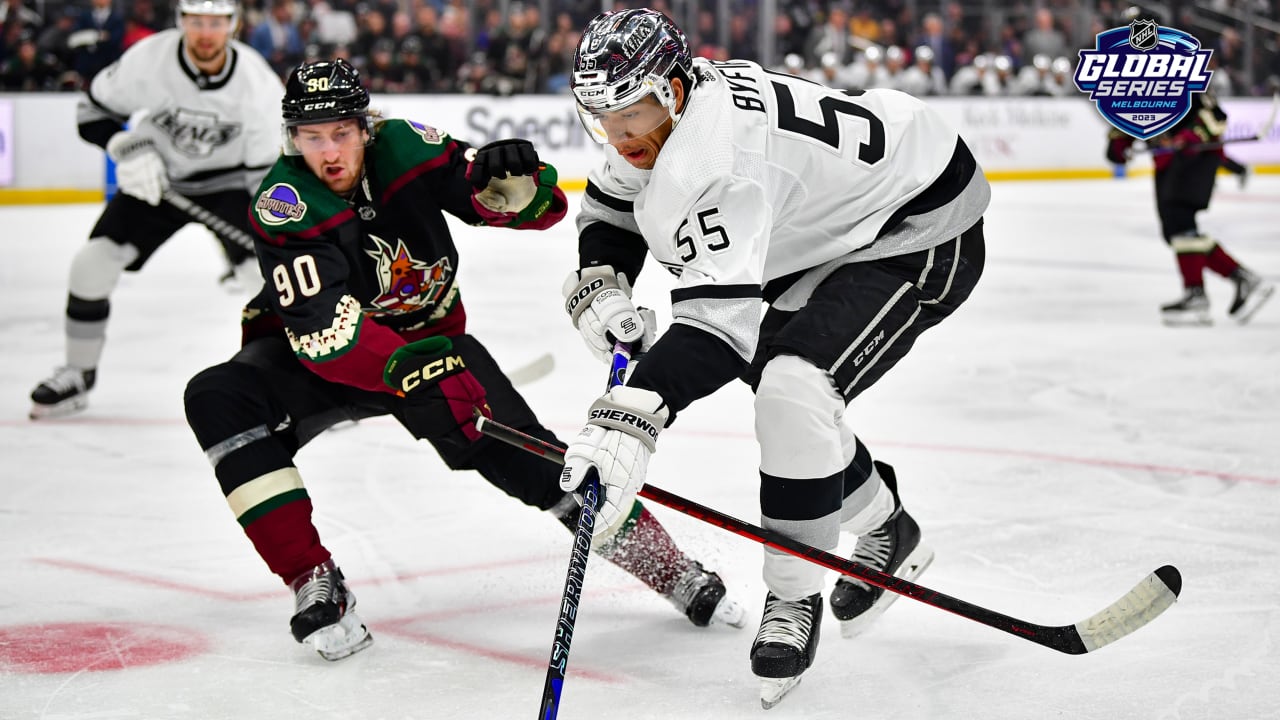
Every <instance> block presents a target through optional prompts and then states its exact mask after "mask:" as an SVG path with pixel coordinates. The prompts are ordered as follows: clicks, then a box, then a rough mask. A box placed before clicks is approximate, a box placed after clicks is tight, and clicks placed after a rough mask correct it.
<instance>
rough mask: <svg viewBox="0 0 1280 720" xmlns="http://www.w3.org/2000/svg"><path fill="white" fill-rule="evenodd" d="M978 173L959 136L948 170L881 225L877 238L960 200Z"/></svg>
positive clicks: (975, 164) (976, 162)
mask: <svg viewBox="0 0 1280 720" xmlns="http://www.w3.org/2000/svg"><path fill="white" fill-rule="evenodd" d="M977 171H978V161H977V160H974V159H973V153H971V152H969V146H968V145H965V144H964V140H962V139H960V138H959V137H957V138H956V147H955V150H953V151H952V153H951V161H950V162H948V163H947V167H946V168H945V169H943V171H942V173H941V174H940V175H938V177H937V178H936V179H935V180H934V181H933V183H932V184H930V185H929V187H927V188H925V190H924V192H922V193H920V194H919V195H917V196H915V197H913V198H911V200H909V201H908V202H907V204H906V205H903V206H902V207H900V208H898V210H897V212H895V213H894V214H892V215H890V216H889V219H888V220H886V221H885V223H884V225H881V226H880V232H878V233H876V239H880V238H882V237H884V236H885V235H886V234H888V233H889V231H891V230H893V229H894V228H896V227H897V226H898V225H899V224H901V223H902V221H903V220H905V219H907V218H908V217H909V216H911V215H923V214H924V213H927V212H930V211H932V210H937V209H938V208H940V207H944V206H946V205H947V204H948V203H950V202H951V201H953V200H955V199H956V198H958V197H960V194H961V193H963V192H964V191H965V188H967V187H969V181H970V180H972V179H973V174H974V173H975V172H977Z"/></svg>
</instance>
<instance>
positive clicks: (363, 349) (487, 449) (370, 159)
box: [186, 60, 742, 659]
mask: <svg viewBox="0 0 1280 720" xmlns="http://www.w3.org/2000/svg"><path fill="white" fill-rule="evenodd" d="M283 114H284V120H285V137H284V143H285V149H286V150H285V155H284V156H282V157H281V158H280V160H279V161H278V162H277V163H276V165H275V167H274V168H272V170H271V172H270V174H269V175H268V176H267V178H266V180H264V181H263V184H262V187H261V189H260V192H259V194H258V196H257V201H256V202H255V203H254V206H253V215H252V221H251V222H252V225H253V228H254V230H255V232H256V233H257V234H258V236H259V238H260V241H259V242H258V243H257V245H258V252H259V260H260V263H261V266H262V272H263V276H264V277H266V278H267V284H266V287H265V288H264V289H263V292H262V294H261V295H260V296H259V297H258V298H257V299H256V300H255V301H254V302H252V303H250V305H249V307H248V308H247V309H246V311H245V319H244V344H243V347H242V348H241V350H240V351H239V353H237V354H236V355H235V357H234V358H232V360H231V361H229V362H226V363H222V364H220V365H216V366H214V367H211V368H208V369H207V370H204V371H202V372H201V373H199V374H198V375H196V376H195V377H194V378H193V379H192V380H191V381H190V383H189V384H188V386H187V392H186V408H187V419H188V423H189V424H190V426H191V429H192V430H193V431H194V433H195V435H196V438H197V439H198V440H199V442H200V447H201V448H203V449H204V451H205V453H206V455H207V456H208V458H209V460H210V462H211V463H212V464H213V467H214V472H215V474H216V476H217V478H218V483H219V485H220V486H221V487H222V491H223V494H224V495H225V496H226V499H227V502H228V504H229V505H230V506H231V509H232V511H233V512H234V513H235V516H236V518H237V520H238V521H239V522H240V524H241V526H242V527H243V528H244V532H245V534H246V535H248V537H249V539H250V540H251V541H252V542H253V545H254V548H255V549H256V550H257V552H258V554H259V555H260V556H261V557H262V559H263V560H264V561H265V562H266V564H267V566H268V567H269V568H270V569H271V571H272V572H273V573H275V574H276V575H278V576H279V577H280V579H281V580H283V581H284V582H285V583H286V584H287V585H288V586H289V587H290V588H292V590H293V592H294V596H295V614H294V615H293V618H292V619H291V621H290V626H291V630H292V632H293V635H294V637H295V638H296V639H297V640H298V641H299V642H304V641H305V642H307V643H309V644H311V645H313V646H314V647H315V648H316V650H317V651H319V652H320V653H321V654H322V655H323V656H324V657H326V658H328V659H338V658H341V657H345V656H346V655H349V654H351V653H353V652H356V651H358V650H360V649H362V648H364V647H365V646H367V645H368V644H369V642H371V639H370V636H369V633H368V631H367V630H366V628H365V627H364V625H363V624H361V622H360V620H359V619H358V618H357V617H356V616H355V614H354V613H352V612H351V610H352V608H354V606H355V597H354V596H353V595H352V594H351V592H350V590H349V589H348V588H347V587H346V585H345V583H344V581H343V576H342V573H341V572H340V571H339V569H338V566H337V565H336V564H335V562H334V560H333V558H332V557H331V556H330V553H329V551H328V550H327V549H326V548H325V547H324V545H323V544H322V543H321V541H320V537H319V533H318V532H317V531H316V528H315V526H314V525H313V524H312V521H311V509H312V508H311V500H310V499H309V497H308V495H307V492H306V489H305V487H304V486H303V483H302V478H301V476H300V475H299V473H298V469H297V468H296V467H295V466H294V464H293V455H294V453H296V452H297V450H298V449H299V448H300V447H301V446H302V445H304V444H306V443H307V442H308V441H310V440H311V439H312V438H314V437H315V436H316V435H317V434H318V433H320V432H321V431H323V430H324V429H326V428H327V427H329V426H330V425H332V424H334V423H336V422H338V421H340V420H345V419H359V418H364V417H371V416H375V415H391V416H392V417H394V418H395V419H396V420H397V421H398V422H399V423H400V424H401V425H403V426H404V428H405V429H406V430H408V431H409V432H410V433H412V434H413V436H414V437H416V438H420V439H424V440H426V441H428V442H430V443H431V444H432V446H434V448H435V449H436V451H437V452H438V453H439V454H440V457H441V458H442V459H443V460H444V461H445V463H446V464H448V465H449V467H451V468H454V469H470V470H476V471H478V472H479V473H480V474H481V475H482V476H484V477H485V478H486V479H487V480H488V481H489V482H491V483H493V484H494V485H496V486H497V487H499V488H501V489H502V490H504V491H505V492H507V493H508V494H510V495H512V496H513V497H515V498H517V499H519V500H521V501H523V502H524V503H526V504H528V505H532V506H534V507H537V508H539V509H542V510H547V511H549V512H550V513H551V514H552V515H553V516H555V517H556V518H557V519H559V520H560V521H561V522H562V523H564V524H565V525H566V527H569V528H576V527H577V513H578V504H577V502H576V501H575V500H574V498H573V495H572V494H569V493H566V492H564V491H563V490H561V489H560V486H559V484H558V482H557V478H558V468H557V467H556V466H555V465H552V464H550V463H547V462H546V461H545V460H543V459H541V458H538V457H536V456H534V455H530V454H528V453H525V452H522V451H521V450H519V449H517V448H513V447H511V446H508V445H505V444H503V443H500V442H497V441H494V440H492V439H490V438H487V437H483V436H481V435H480V434H479V433H478V432H477V431H476V430H475V427H474V425H473V415H472V413H473V410H474V409H476V408H479V409H480V410H481V411H482V412H484V413H485V414H487V415H491V416H494V417H497V418H500V419H502V420H503V421H504V422H506V423H509V424H511V425H513V426H515V427H518V428H520V429H522V430H523V431H524V432H527V433H529V434H531V435H534V436H536V437H539V438H542V439H544V440H548V441H551V442H558V441H557V440H556V438H555V436H554V435H552V433H551V431H549V430H547V429H546V428H545V427H543V426H542V424H541V423H539V422H538V420H537V418H536V417H535V416H534V414H533V411H532V410H530V409H529V406H528V405H527V404H526V403H525V401H524V399H523V398H521V396H520V394H519V393H518V392H517V391H516V390H515V388H513V387H512V385H511V382H510V381H509V380H508V378H507V377H506V376H505V375H504V374H503V372H502V370H501V369H499V367H498V366H497V363H495V362H494V360H493V358H492V357H491V356H490V355H489V352H488V351H487V350H486V349H485V347H484V345H482V344H481V343H480V341H479V340H478V339H476V338H475V337H474V336H472V335H470V334H468V333H467V331H466V330H467V328H466V323H467V314H466V309H465V307H464V305H463V302H462V297H461V295H460V293H459V288H458V284H457V282H456V277H457V275H456V274H457V271H458V262H459V261H458V250H457V248H456V247H455V246H454V243H453V239H452V237H451V235H450V232H449V228H448V225H447V224H446V222H445V215H444V213H446V212H447V213H449V214H451V215H454V216H455V217H457V218H460V219H461V220H463V221H464V222H467V223H469V224H472V225H489V226H492V227H509V228H516V229H521V230H540V229H544V228H547V227H550V226H552V225H554V224H555V223H556V222H558V221H559V220H560V219H561V218H563V216H564V214H565V210H566V201H565V196H564V193H563V192H561V190H560V189H559V188H558V187H556V172H555V169H554V168H552V167H551V166H550V165H548V164H546V163H543V162H541V161H540V160H539V158H538V155H537V152H536V151H535V150H534V147H533V145H532V144H531V143H529V142H528V141H527V140H519V139H511V140H498V141H495V142H492V143H490V144H488V145H485V146H484V147H482V148H479V149H478V150H477V149H474V148H471V147H469V146H468V145H467V144H466V143H465V142H461V141H458V140H454V139H453V138H451V137H450V136H449V135H448V134H446V133H444V132H442V131H439V130H436V129H435V128H432V127H429V126H426V125H422V124H419V123H416V122H409V121H406V120H398V119H391V120H380V119H378V118H377V117H376V116H375V115H373V114H371V113H370V112H369V94H368V92H367V91H366V90H365V88H364V87H363V86H362V85H361V83H360V78H359V75H358V73H357V72H356V71H355V69H354V68H352V66H350V65H348V64H347V63H346V62H345V61H343V60H336V61H332V62H330V61H322V62H313V63H308V64H304V65H302V66H300V67H299V68H298V69H297V70H295V71H294V72H293V73H292V74H291V76H290V77H289V79H288V81H287V83H286V93H285V98H284V102H283ZM595 549H596V550H597V551H598V552H599V553H600V554H601V555H603V556H604V557H606V558H608V559H610V560H612V561H613V562H615V563H617V564H618V565H619V566H621V567H622V568H623V569H625V570H627V571H628V572H630V573H631V574H633V575H635V576H636V577H637V578H639V579H640V580H642V581H644V582H645V583H646V584H648V585H649V586H650V587H652V588H653V589H654V590H656V591H657V592H659V593H661V594H662V595H664V596H665V597H667V598H668V599H670V600H671V601H672V603H674V604H675V606H676V607H677V608H678V609H679V610H680V611H681V612H683V613H684V614H685V615H686V616H687V617H688V618H689V619H690V620H691V621H692V622H693V623H694V624H695V625H706V624H708V623H709V622H710V621H711V620H712V617H713V614H714V613H715V612H716V611H717V609H718V608H719V609H720V610H721V611H722V612H730V611H734V612H736V613H737V615H735V616H731V617H730V616H724V615H722V618H723V619H725V620H726V621H731V622H736V623H738V624H741V623H742V617H741V609H740V608H739V607H738V606H736V605H735V604H733V603H732V601H730V600H727V599H726V598H725V588H724V584H723V583H722V582H721V580H720V578H719V576H717V575H716V574H715V573H712V572H708V571H706V570H704V569H703V567H702V566H701V565H700V564H699V563H697V562H695V561H693V560H692V559H690V558H689V557H687V556H686V555H684V554H683V553H682V552H681V551H680V550H679V549H678V548H677V547H676V545H675V543H674V541H672V539H671V538H670V536H668V535H667V533H666V531H665V530H664V529H663V527H662V526H661V525H660V524H659V523H658V521H657V519H656V518H654V517H653V515H651V514H650V513H649V512H648V510H646V509H645V508H644V507H643V506H642V505H641V504H640V503H639V502H635V503H632V504H629V505H628V514H627V516H626V521H625V522H623V523H620V524H619V526H615V528H614V533H613V534H612V535H611V537H610V538H609V539H608V540H606V541H605V542H603V543H600V544H599V547H597V548H595Z"/></svg>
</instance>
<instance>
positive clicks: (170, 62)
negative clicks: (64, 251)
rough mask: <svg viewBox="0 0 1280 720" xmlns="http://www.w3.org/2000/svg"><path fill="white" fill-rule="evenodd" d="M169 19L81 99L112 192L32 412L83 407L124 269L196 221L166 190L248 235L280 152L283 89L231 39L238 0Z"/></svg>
mask: <svg viewBox="0 0 1280 720" xmlns="http://www.w3.org/2000/svg"><path fill="white" fill-rule="evenodd" d="M177 15H178V17H177V22H178V27H177V28H174V29H170V30H164V31H162V32H159V33H156V34H155V35H152V36H150V37H148V38H145V39H144V40H141V41H139V42H138V43H137V44H136V45H134V46H133V47H131V48H130V49H129V50H128V52H126V53H125V54H124V55H123V56H122V57H121V58H120V59H119V60H118V61H116V62H115V63H114V64H112V65H111V66H109V67H108V68H107V69H105V70H103V71H102V72H100V73H98V75H97V76H96V77H95V78H94V80H93V84H92V85H91V86H90V88H89V90H88V91H87V93H86V96H85V98H84V99H83V100H82V101H81V103H80V107H79V109H78V117H77V120H78V122H79V126H80V136H81V137H83V138H84V139H85V140H87V141H89V142H91V143H94V144H96V145H101V146H102V147H104V148H106V151H107V154H108V155H110V156H111V158H112V159H113V160H115V161H116V179H117V183H118V185H119V193H118V194H117V195H116V196H115V197H113V198H112V199H111V201H110V202H108V203H107V206H106V209H104V210H103V212H102V215H101V216H100V217H99V218H98V221H97V223H96V224H95V225H94V227H93V230H92V231H91V232H90V233H89V242H88V243H86V244H85V245H84V246H83V247H81V248H80V250H79V251H77V252H76V255H75V257H74V258H73V259H72V261H71V277H70V281H69V283H68V288H67V309H66V338H67V340H66V363H65V365H63V366H61V367H59V368H57V369H56V370H55V371H54V373H53V375H52V376H51V377H49V378H47V379H45V380H43V381H41V382H40V383H39V384H38V385H37V386H36V388H35V389H34V390H33V391H32V393H31V400H32V403H33V404H32V410H31V417H32V418H33V419H36V418H42V417H51V416H57V415H65V414H67V413H71V412H76V411H78V410H82V409H83V408H84V407H85V406H86V405H87V403H88V394H89V391H90V390H91V389H92V388H93V386H94V384H95V383H96V381H97V369H98V362H99V360H100V359H101V358H102V351H103V346H104V345H105V343H106V332H107V318H108V316H109V315H110V312H111V302H110V298H111V293H112V292H113V291H114V290H115V287H116V283H117V281H118V280H119V279H120V274H121V273H122V272H125V271H129V272H137V271H139V270H141V269H142V267H143V265H145V264H146V262H147V260H148V259H149V258H150V257H151V254H152V253H154V252H155V251H156V249H157V248H159V247H160V246H161V245H163V244H164V242H165V241H166V240H168V239H169V238H170V237H171V236H172V235H173V234H174V233H175V232H177V231H178V230H179V229H181V228H182V227H183V226H184V225H186V224H187V223H189V222H192V221H193V220H192V218H191V216H190V215H188V214H186V213H185V212H183V211H181V210H179V209H177V208H176V207H174V206H172V205H170V204H168V203H166V202H164V201H163V200H162V197H163V194H164V192H165V190H166V189H167V188H170V187H172V188H173V189H174V190H175V191H177V192H180V193H182V194H184V195H186V196H188V197H189V198H191V199H192V200H193V201H194V202H195V203H197V204H198V205H200V206H201V207H204V208H205V209H207V210H209V211H210V212H212V213H213V214H214V215H216V216H218V217H219V218H221V219H223V220H225V221H227V222H228V223H231V224H232V225H234V226H235V227H238V228H241V229H243V230H245V231H246V232H247V230H248V220H247V217H248V208H249V194H250V192H251V191H252V190H253V189H254V188H256V187H257V186H258V182H259V181H261V180H262V176H263V174H265V173H266V171H267V168H269V167H270V166H271V163H272V162H274V161H275V158H276V156H277V155H278V154H279V152H280V142H279V133H280V130H279V125H278V123H277V121H276V119H275V118H276V117H277V114H278V107H279V102H280V96H281V93H282V92H283V87H282V85H281V83H280V78H279V76H277V75H276V74H275V73H273V72H272V71H271V68H270V67H268V66H267V63H266V62H265V61H264V60H263V59H262V56H261V55H259V54H258V53H257V52H256V51H255V50H253V48H250V47H249V46H247V45H244V44H241V43H239V42H237V41H234V40H232V39H231V38H232V37H233V35H234V34H235V28H236V24H237V22H238V19H239V18H238V10H237V7H236V4H235V3H234V2H230V1H229V0H180V1H179V3H178V10H177ZM130 118H133V119H134V122H133V124H132V126H131V127H130V129H128V130H126V129H124V125H125V123H126V122H128V121H129V120H130ZM219 240H220V241H221V243H222V245H223V248H224V250H225V252H226V255H227V258H228V260H229V261H230V262H231V263H232V265H233V266H234V268H235V272H236V273H237V274H238V275H239V276H240V277H241V278H243V279H244V281H245V282H246V283H252V285H251V287H255V288H256V287H258V286H260V285H261V282H262V281H261V278H260V276H259V274H258V269H257V265H256V263H255V262H254V261H253V254H252V251H251V250H250V249H247V248H244V247H241V246H239V245H236V244H235V243H234V242H233V241H232V240H231V239H230V238H225V237H219ZM188 300H189V298H188Z"/></svg>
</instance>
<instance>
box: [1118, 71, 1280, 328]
mask: <svg viewBox="0 0 1280 720" xmlns="http://www.w3.org/2000/svg"><path fill="white" fill-rule="evenodd" d="M1226 128H1227V114H1226V112H1225V111H1223V109H1222V106H1220V105H1219V104H1218V102H1217V99H1216V98H1215V97H1214V96H1213V94H1212V93H1210V92H1204V93H1196V94H1194V95H1192V96H1191V111H1190V112H1188V113H1187V116H1186V117H1185V118H1183V119H1182V121H1181V122H1179V123H1178V124H1177V125H1174V126H1173V127H1171V128H1169V129H1168V130H1166V131H1165V132H1163V133H1161V134H1160V135H1157V136H1156V137H1154V138H1152V139H1151V141H1150V142H1149V143H1148V144H1149V145H1150V146H1151V147H1152V148H1153V149H1154V151H1155V152H1154V154H1153V156H1152V161H1153V163H1154V164H1155V185H1156V213H1157V214H1158V215H1159V216H1160V234H1161V235H1162V236H1163V237H1164V241H1165V242H1166V243H1168V245H1169V247H1170V248H1172V249H1173V252H1174V255H1175V257H1176V258H1177V262H1178V272H1179V274H1180V275H1181V276H1182V287H1183V293H1182V297H1181V298H1179V299H1177V300H1175V301H1174V302H1171V303H1169V304H1167V305H1162V306H1161V307H1160V316H1161V319H1162V320H1163V321H1164V323H1165V324H1167V325H1209V324H1211V323H1212V322H1213V320H1212V319H1211V317H1210V315H1209V296H1208V295H1207V294H1206V293H1205V289H1204V271H1205V269H1206V268H1207V269H1208V270H1210V271H1211V272H1213V273H1214V274H1216V275H1221V276H1222V277H1224V278H1226V279H1227V280H1230V281H1231V283H1232V284H1233V285H1234V286H1235V295H1234V296H1233V297H1232V299H1231V304H1230V305H1229V306H1228V308H1227V315H1228V316H1229V317H1231V318H1232V319H1234V320H1235V321H1236V322H1238V323H1240V324H1244V323H1247V322H1249V319H1250V318H1252V317H1253V316H1254V314H1255V313H1257V312H1258V309H1259V308H1261V307H1262V305H1263V304H1264V303H1266V301H1267V300H1268V299H1270V297H1271V295H1272V293H1274V292H1275V286H1274V285H1273V284H1272V283H1270V282H1268V281H1267V280H1266V279H1264V278H1262V277H1261V276H1259V275H1258V274H1257V273H1254V272H1252V271H1251V270H1249V269H1248V268H1246V267H1244V266H1243V265H1241V264H1240V263H1239V261H1237V260H1236V259H1235V257H1234V256H1232V255H1231V254H1230V253H1228V252H1227V250H1226V248H1224V247H1222V243H1221V242H1220V241H1219V240H1218V239H1217V238H1215V237H1213V236H1211V235H1209V234H1208V233H1205V232H1202V231H1201V230H1200V228H1199V226H1198V225H1197V223H1196V214H1197V213H1199V212H1200V211H1202V210H1206V209H1208V207H1209V201H1210V199H1211V198H1212V197H1213V189H1214V185H1215V184H1216V182H1217V176H1218V168H1219V167H1220V166H1221V165H1222V162H1223V159H1224V158H1225V156H1224V155H1223V152H1222V146H1221V144H1220V143H1221V141H1222V133H1223V132H1224V131H1225V130H1226ZM1132 144H1133V137H1132V136H1129V135H1126V134H1124V133H1122V132H1120V131H1119V130H1112V131H1111V132H1110V135H1109V136H1108V142H1107V160H1109V161H1111V162H1113V163H1116V164H1118V165H1123V164H1125V163H1126V162H1128V159H1129V148H1130V146H1131V145H1132Z"/></svg>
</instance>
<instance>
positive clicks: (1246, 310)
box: [1227, 268, 1276, 325]
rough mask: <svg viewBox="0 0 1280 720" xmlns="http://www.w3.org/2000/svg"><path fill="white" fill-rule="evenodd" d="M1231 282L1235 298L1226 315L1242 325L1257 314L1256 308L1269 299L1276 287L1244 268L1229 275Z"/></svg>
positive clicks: (1237, 269)
mask: <svg viewBox="0 0 1280 720" xmlns="http://www.w3.org/2000/svg"><path fill="white" fill-rule="evenodd" d="M1231 280H1232V282H1234V283H1235V284H1236V296H1235V299H1234V300H1232V301H1231V309H1230V310H1228V311H1227V314H1228V315H1230V316H1231V317H1232V318H1234V319H1235V321H1236V322H1238V323H1240V324H1241V325H1244V324H1245V323H1247V322H1249V320H1250V319H1251V318H1252V317H1253V315H1254V313H1256V312H1258V308H1261V307H1262V306H1263V305H1265V304H1266V302H1267V301H1268V300H1270V299H1271V295H1272V294H1273V293H1275V291H1276V286H1275V285H1274V284H1272V283H1269V282H1267V281H1266V280H1263V279H1262V278H1261V277H1259V276H1257V275H1255V274H1253V273H1251V272H1249V271H1248V270H1245V269H1244V268H1236V271H1235V272H1233V273H1231Z"/></svg>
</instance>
